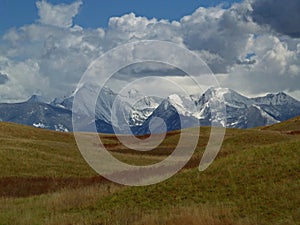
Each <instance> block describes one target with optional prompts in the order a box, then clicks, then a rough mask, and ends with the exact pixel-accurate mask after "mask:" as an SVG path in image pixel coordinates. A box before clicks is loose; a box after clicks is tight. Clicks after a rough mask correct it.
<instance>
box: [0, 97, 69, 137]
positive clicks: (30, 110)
mask: <svg viewBox="0 0 300 225" xmlns="http://www.w3.org/2000/svg"><path fill="white" fill-rule="evenodd" d="M0 121H6V122H13V123H19V124H24V125H29V126H34V127H39V128H45V129H51V130H56V131H64V132H68V131H72V113H71V111H70V110H66V109H63V108H59V107H55V106H52V105H50V104H47V103H44V102H42V100H40V99H39V98H38V97H37V96H35V95H34V96H32V97H31V98H30V99H29V100H28V101H25V102H21V103H10V104H9V103H2V104H0Z"/></svg>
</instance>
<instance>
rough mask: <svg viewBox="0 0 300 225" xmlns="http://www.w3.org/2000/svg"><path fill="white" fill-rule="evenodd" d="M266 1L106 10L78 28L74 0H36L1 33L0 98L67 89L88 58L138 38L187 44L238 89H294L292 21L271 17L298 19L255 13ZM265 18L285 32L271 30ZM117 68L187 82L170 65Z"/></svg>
mask: <svg viewBox="0 0 300 225" xmlns="http://www.w3.org/2000/svg"><path fill="white" fill-rule="evenodd" d="M259 2H262V3H261V4H260V3H259ZM268 2H269V1H267V0H261V1H260V0H257V1H254V2H253V1H252V2H249V1H244V2H241V3H236V4H233V5H232V6H231V7H230V8H228V9H224V8H222V6H216V7H212V8H199V9H197V10H196V11H195V12H194V13H193V14H191V15H188V16H185V17H183V18H182V19H181V20H179V21H168V20H157V19H155V18H153V19H148V18H146V17H140V16H136V15H135V14H134V13H129V14H126V15H123V16H120V17H112V18H110V20H109V24H108V27H107V28H105V29H102V28H98V29H85V28H83V27H80V26H78V25H76V24H74V23H73V18H74V17H75V16H76V15H77V14H78V13H79V8H80V5H81V4H82V2H81V1H76V2H74V3H71V4H59V5H52V4H50V3H48V2H46V1H45V0H42V1H38V2H37V3H36V5H37V8H38V10H39V15H40V19H39V21H36V22H35V23H33V24H30V25H25V26H23V27H20V28H13V29H11V30H9V31H7V32H6V33H5V34H4V35H3V36H2V39H1V40H0V69H1V73H2V74H9V81H5V82H3V79H4V80H5V78H3V77H2V78H1V76H0V83H1V79H2V83H3V85H1V89H0V98H2V99H8V100H9V99H11V100H16V99H23V100H24V99H27V98H28V97H29V96H30V95H31V94H33V93H35V92H37V91H39V90H40V91H41V92H42V94H43V95H45V96H46V97H48V98H49V100H50V99H51V98H54V97H58V96H64V95H68V94H70V93H71V92H72V91H73V90H74V89H75V87H76V85H77V82H78V81H79V79H80V78H81V76H82V74H83V73H84V71H85V70H86V69H87V67H88V66H89V64H90V63H91V62H92V61H93V60H95V59H96V58H98V57H99V56H101V55H102V54H104V53H105V52H106V51H108V50H110V49H111V48H114V47H117V46H119V45H121V44H124V43H128V42H131V41H138V40H162V41H169V42H173V43H176V44H178V45H180V46H182V47H187V48H189V49H190V50H191V51H193V53H195V54H196V55H198V56H199V57H201V58H202V59H203V60H204V61H205V62H206V63H207V64H208V65H209V67H210V68H211V69H212V71H213V72H214V73H216V74H217V77H218V78H219V79H220V81H221V84H223V85H224V86H227V87H231V88H233V89H236V90H237V91H242V92H247V93H251V94H255V93H264V92H275V91H284V90H288V91H291V92H293V93H299V92H298V90H299V89H300V88H299V87H298V86H299V85H297V84H299V82H300V79H299V76H300V40H299V39H297V38H295V36H297V35H295V34H296V33H297V32H294V31H297V29H298V28H297V25H294V23H292V22H290V23H289V24H290V25H289V26H286V25H285V26H283V27H281V25H280V23H279V22H278V21H280V20H281V21H284V20H283V19H282V17H285V16H288V15H289V16H290V17H291V18H292V19H294V20H295V21H294V22H295V23H296V22H297V21H299V20H300V19H297V18H298V16H297V15H295V16H294V15H293V14H291V13H286V12H283V13H284V14H285V15H281V16H278V17H274V19H276V20H277V22H276V21H273V22H272V21H271V22H268V21H267V20H263V21H261V20H260V19H259V18H264V17H262V16H261V15H262V13H261V12H260V10H262V9H263V8H265V7H266V6H268V5H266V4H267V3H268ZM274 2H275V5H274V6H272V7H275V6H276V5H277V6H276V7H277V8H279V3H278V2H279V1H274ZM290 2H293V3H290ZM280 4H281V3H280ZM282 4H283V3H282ZM284 4H291V5H292V6H293V7H294V8H296V6H297V4H298V3H295V2H294V1H291V0H288V1H285V2H284ZM292 6H286V7H287V8H288V9H290V8H291V7H292ZM270 7H271V6H270ZM276 7H275V8H274V11H273V13H275V12H276ZM272 10H273V8H272V9H271V10H269V11H272ZM292 12H294V10H293V11H292ZM259 15H260V16H261V17H259ZM263 15H264V14H263ZM273 23H276V24H273ZM265 24H268V26H269V27H271V28H272V29H274V30H276V31H278V32H280V33H283V34H288V35H290V36H286V35H281V34H280V33H277V32H270V28H268V27H267V26H265ZM277 26H278V28H277ZM280 29H281V30H280ZM284 29H286V30H284ZM291 31H293V32H291ZM145 54H151V53H150V52H145ZM161 54H165V55H168V53H165V52H161ZM119 57H129V56H128V55H120V56H119ZM181 60H182V61H185V59H184V58H182V59H181ZM186 63H188V62H186ZM122 73H123V74H122V76H120V82H121V83H122V82H124V80H125V78H124V76H125V75H127V76H131V78H136V77H137V75H138V74H141V73H142V74H144V75H145V76H146V75H149V74H150V75H155V74H158V73H160V75H161V76H164V77H168V78H170V79H175V78H174V77H176V76H180V75H181V76H180V78H179V77H178V80H180V82H181V83H182V84H185V86H187V85H188V83H185V82H184V81H183V80H181V79H182V77H183V75H184V74H180V71H178V70H174V68H171V69H170V68H161V67H157V65H151V66H149V64H139V65H135V66H133V67H131V68H125V69H124V70H123V71H122ZM220 74H222V75H220ZM123 75H124V76H123ZM172 77H173V78H172ZM176 79H177V78H176ZM153 83H155V82H153ZM148 84H150V82H148V83H147V84H146V86H147V87H146V86H145V89H146V88H148V89H149V88H150V86H149V85H148ZM156 87H160V88H159V89H163V88H164V87H165V88H166V86H164V85H162V84H161V83H160V82H156ZM299 97H300V96H299Z"/></svg>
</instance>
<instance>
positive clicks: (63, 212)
mask: <svg viewBox="0 0 300 225" xmlns="http://www.w3.org/2000/svg"><path fill="white" fill-rule="evenodd" d="M299 130H300V118H295V119H292V120H290V121H286V122H284V123H281V124H276V125H273V126H270V127H260V128H257V129H249V130H237V129H228V130H227V131H226V136H225V140H224V143H223V145H222V149H221V151H220V153H219V155H218V157H217V159H216V160H215V161H214V162H213V164H212V165H211V166H210V167H209V168H208V169H207V170H205V171H204V172H199V170H198V165H199V162H200V159H201V157H202V153H203V151H204V149H205V146H206V143H207V141H208V137H209V133H210V129H209V128H205V127H204V128H201V136H200V138H199V143H198V146H197V149H196V151H195V153H194V155H193V157H192V159H191V160H190V161H189V163H188V164H187V165H186V166H185V168H184V169H182V170H181V171H180V172H179V173H178V174H176V175H175V176H174V177H172V178H170V179H168V180H166V181H164V182H162V183H159V184H156V185H151V186H146V187H127V186H122V185H117V184H114V183H112V182H109V181H107V180H106V179H104V178H102V177H100V176H99V175H97V174H96V173H95V172H94V171H93V170H92V169H91V168H90V167H89V166H88V165H87V163H86V162H85V161H84V159H83V158H82V156H81V154H80V152H79V150H78V149H77V147H76V143H75V139H74V137H73V135H72V134H68V133H58V132H52V131H46V130H42V129H35V128H30V127H26V126H20V125H15V124H9V123H0V143H1V144H0V196H1V198H0V224H30V225H31V224H90V225H92V224H93V225H96V224H98V225H99V224H136V225H138V224H145V225H154V224H155V225H156V224H170V225H171V224H174V225H176V224H178V225H179V224H180V225H181V224H191V225H193V224H195V225H196V224H197V225H201V224H205V225H213V224H215V225H217V224H220V225H221V224H222V225H223V224H225V225H226V224H228V225H229V224H246V225H247V224H291V225H294V224H300V223H299V221H300V135H299V133H300V132H298V131H299ZM190 132H191V133H193V132H194V130H193V129H190ZM179 135H180V132H171V133H169V134H168V135H167V137H166V139H165V140H164V141H163V143H162V144H161V145H160V146H159V147H158V148H157V149H155V150H153V151H149V152H136V151H133V150H130V149H127V148H125V147H124V146H122V145H121V144H120V143H119V142H118V140H117V139H116V138H115V137H114V136H112V135H100V137H101V139H102V141H103V142H104V144H105V146H106V147H107V148H109V149H110V151H111V152H112V154H113V155H114V156H115V157H116V158H118V159H119V160H121V161H124V162H127V163H130V164H133V165H149V164H153V163H156V162H158V161H161V160H163V159H164V158H165V157H167V156H168V155H169V154H170V153H171V152H172V151H173V149H174V147H175V146H176V144H177V142H178V137H179Z"/></svg>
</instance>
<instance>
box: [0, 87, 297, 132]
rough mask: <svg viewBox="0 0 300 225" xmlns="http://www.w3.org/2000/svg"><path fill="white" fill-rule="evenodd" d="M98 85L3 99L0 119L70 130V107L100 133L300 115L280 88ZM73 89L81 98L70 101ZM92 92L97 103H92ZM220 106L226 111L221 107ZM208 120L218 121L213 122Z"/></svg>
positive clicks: (258, 122) (256, 122) (261, 122)
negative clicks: (196, 91)
mask: <svg viewBox="0 0 300 225" xmlns="http://www.w3.org/2000/svg"><path fill="white" fill-rule="evenodd" d="M96 91H97V90H96V88H95V87H94V86H93V85H88V86H83V87H81V88H80V89H78V90H77V92H75V93H74V94H72V95H71V96H69V97H66V98H63V99H59V98H56V99H55V100H53V101H52V102H51V103H50V104H48V103H46V102H44V101H43V100H42V98H40V97H39V96H36V95H34V96H32V97H31V98H30V99H29V100H28V101H26V102H22V103H11V104H8V103H6V104H5V103H2V104H0V121H9V122H15V123H20V124H25V125H30V126H35V127H40V128H46V129H52V130H58V131H72V110H73V111H74V113H75V114H76V116H78V117H80V118H85V120H83V126H82V130H83V131H89V130H90V128H91V127H92V126H94V123H95V124H96V128H97V130H98V132H102V133H114V132H117V133H123V134H127V133H130V132H133V133H135V134H147V133H149V132H150V130H151V131H152V132H156V133H160V132H164V131H166V130H167V131H171V130H177V129H182V128H188V127H194V126H199V125H201V126H210V125H216V124H217V125H218V124H219V125H222V126H226V127H231V128H252V127H257V126H265V125H270V124H274V123H277V122H280V121H284V120H287V119H290V118H292V117H295V116H298V115H300V102H299V101H297V100H296V99H294V98H292V97H291V96H289V95H287V94H285V93H282V92H281V93H278V94H268V95H266V96H263V97H257V98H248V97H246V96H243V95H241V94H239V93H237V92H235V91H233V90H230V89H227V88H210V89H208V90H207V91H206V92H204V93H203V94H202V95H193V96H180V95H177V94H173V95H170V96H168V97H167V98H165V99H161V98H158V97H153V96H146V95H144V94H142V93H140V92H139V91H137V90H134V89H132V90H129V91H128V92H127V93H125V94H122V95H118V94H116V93H114V92H113V91H112V90H110V89H109V88H103V89H102V91H101V93H100V94H99V97H98V93H97V92H96ZM75 95H76V100H77V101H78V102H79V103H80V104H77V105H76V107H73V101H74V97H75ZM95 97H96V99H97V104H96V108H93V105H94V102H93V101H92V99H95ZM223 106H225V109H226V111H224V112H222V111H220V110H219V109H221V108H223ZM94 112H95V113H94ZM157 118H160V120H157ZM162 121H163V122H162ZM212 121H217V122H218V123H213V124H212ZM150 127H151V129H150Z"/></svg>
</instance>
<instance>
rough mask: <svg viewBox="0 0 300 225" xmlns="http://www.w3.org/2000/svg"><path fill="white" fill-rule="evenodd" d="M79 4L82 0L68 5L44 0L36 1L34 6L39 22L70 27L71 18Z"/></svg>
mask: <svg viewBox="0 0 300 225" xmlns="http://www.w3.org/2000/svg"><path fill="white" fill-rule="evenodd" d="M81 4H82V1H77V2H74V3H72V4H70V5H67V4H59V5H51V4H50V3H48V2H46V1H45V0H42V1H38V2H36V6H37V8H38V13H39V16H40V19H39V22H40V23H42V24H46V25H52V26H58V27H71V26H72V25H73V18H74V17H75V16H76V15H77V14H78V11H79V7H80V5H81Z"/></svg>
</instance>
